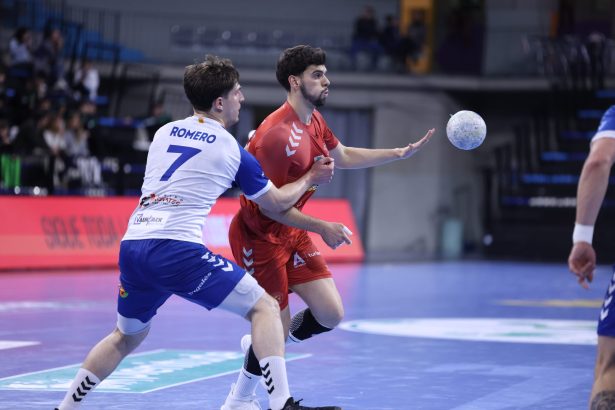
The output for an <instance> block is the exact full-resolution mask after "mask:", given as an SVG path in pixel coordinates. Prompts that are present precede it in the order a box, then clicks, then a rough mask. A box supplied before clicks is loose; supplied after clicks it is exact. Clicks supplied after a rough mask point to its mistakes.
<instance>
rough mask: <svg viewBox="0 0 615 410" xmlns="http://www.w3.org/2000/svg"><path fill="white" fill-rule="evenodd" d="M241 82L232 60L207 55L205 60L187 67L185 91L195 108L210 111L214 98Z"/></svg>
mask: <svg viewBox="0 0 615 410" xmlns="http://www.w3.org/2000/svg"><path fill="white" fill-rule="evenodd" d="M238 82H239V72H238V71H237V69H236V68H235V67H234V66H233V63H232V62H231V60H228V59H226V58H220V57H217V56H212V55H207V56H206V57H205V61H203V62H202V63H198V64H192V65H189V66H188V67H186V71H185V72H184V92H185V93H186V97H188V100H190V104H192V106H193V107H194V109H196V110H199V111H209V110H210V109H211V106H212V104H213V102H214V100H215V99H216V98H218V97H225V96H226V95H227V94H228V93H229V91H231V90H232V89H233V87H235V84H237V83H238Z"/></svg>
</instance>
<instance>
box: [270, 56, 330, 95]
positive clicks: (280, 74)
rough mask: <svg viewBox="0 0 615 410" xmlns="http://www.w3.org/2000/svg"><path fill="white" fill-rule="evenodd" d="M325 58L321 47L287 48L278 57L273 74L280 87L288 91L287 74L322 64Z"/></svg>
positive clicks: (298, 72)
mask: <svg viewBox="0 0 615 410" xmlns="http://www.w3.org/2000/svg"><path fill="white" fill-rule="evenodd" d="M326 60H327V54H326V53H325V51H324V50H323V49H321V48H316V47H312V46H305V45H300V46H295V47H291V48H287V49H286V50H284V51H283V52H282V54H281V55H280V58H279V59H278V66H277V69H276V72H275V76H276V78H277V79H278V82H279V83H280V84H281V85H282V87H284V88H285V89H286V91H290V83H289V82H288V77H289V76H291V75H300V74H301V73H302V72H304V71H305V69H306V68H308V67H309V66H311V65H323V64H325V62H326Z"/></svg>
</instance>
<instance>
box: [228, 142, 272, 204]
mask: <svg viewBox="0 0 615 410" xmlns="http://www.w3.org/2000/svg"><path fill="white" fill-rule="evenodd" d="M237 145H238V147H239V154H240V157H241V159H240V161H239V168H238V169H237V174H236V175H235V182H236V183H237V185H238V186H239V188H240V189H241V191H242V192H243V193H244V194H245V196H246V198H248V199H256V198H258V197H260V196H261V195H263V194H265V193H266V192H267V191H269V190H270V189H271V187H272V183H271V181H270V180H269V179H267V177H266V176H265V173H264V172H263V169H262V168H261V166H260V164H259V163H258V161H257V160H256V158H254V156H253V155H252V154H250V153H249V152H248V151H246V150H245V149H243V147H241V146H239V144H237Z"/></svg>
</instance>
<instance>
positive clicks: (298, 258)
mask: <svg viewBox="0 0 615 410" xmlns="http://www.w3.org/2000/svg"><path fill="white" fill-rule="evenodd" d="M293 264H294V266H295V268H297V267H299V266H303V265H305V261H304V260H303V258H302V257H301V256H299V252H295V256H293Z"/></svg>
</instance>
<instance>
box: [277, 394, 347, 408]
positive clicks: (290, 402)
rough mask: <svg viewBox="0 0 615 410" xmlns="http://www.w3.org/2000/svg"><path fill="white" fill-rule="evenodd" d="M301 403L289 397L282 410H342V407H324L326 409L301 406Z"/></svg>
mask: <svg viewBox="0 0 615 410" xmlns="http://www.w3.org/2000/svg"><path fill="white" fill-rule="evenodd" d="M300 401H301V400H298V401H295V399H293V398H292V397H289V398H288V400H286V403H285V404H284V407H282V410H342V408H341V407H337V406H324V407H308V406H302V405H301V404H299V402H300Z"/></svg>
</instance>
